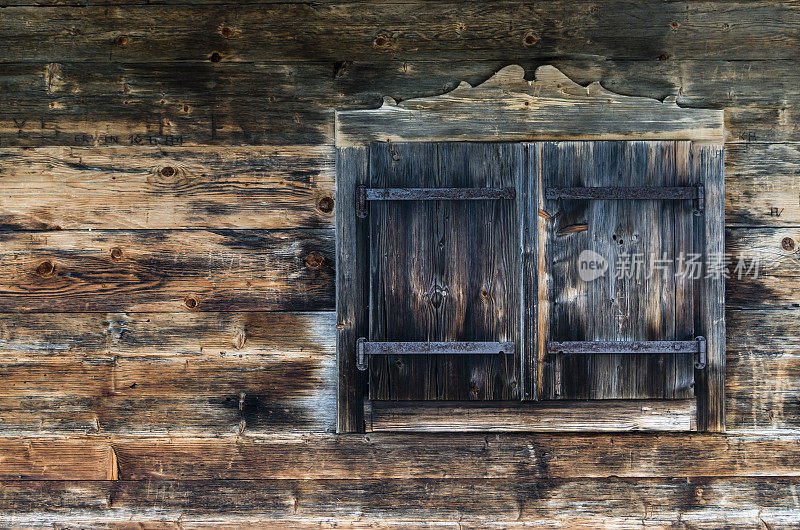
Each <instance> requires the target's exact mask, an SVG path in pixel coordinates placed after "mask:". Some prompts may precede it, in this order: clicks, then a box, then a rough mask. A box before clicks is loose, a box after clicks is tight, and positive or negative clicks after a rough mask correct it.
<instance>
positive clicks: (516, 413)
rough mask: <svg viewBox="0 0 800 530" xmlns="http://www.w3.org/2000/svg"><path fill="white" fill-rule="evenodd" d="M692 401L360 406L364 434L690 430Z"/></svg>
mask: <svg viewBox="0 0 800 530" xmlns="http://www.w3.org/2000/svg"><path fill="white" fill-rule="evenodd" d="M694 405H695V403H694V400H675V401H656V400H619V401H617V400H597V401H563V402H562V401H559V402H548V401H541V402H537V403H534V402H503V403H492V402H477V401H475V402H446V401H442V402H435V403H432V402H426V401H371V402H365V408H366V410H365V412H364V415H365V421H366V424H367V432H380V431H394V432H515V431H523V432H525V431H527V432H537V431H538V432H549V431H560V432H581V431H583V432H586V431H588V432H624V431H683V432H687V431H691V430H695V429H696V428H697V426H696V424H695V418H696V411H695V407H694Z"/></svg>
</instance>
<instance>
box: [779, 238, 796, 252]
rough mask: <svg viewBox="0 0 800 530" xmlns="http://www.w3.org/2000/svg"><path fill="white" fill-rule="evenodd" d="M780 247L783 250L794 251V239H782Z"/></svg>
mask: <svg viewBox="0 0 800 530" xmlns="http://www.w3.org/2000/svg"><path fill="white" fill-rule="evenodd" d="M781 246H782V247H783V250H789V251H792V250H794V239H792V238H791V237H784V238H783V240H781Z"/></svg>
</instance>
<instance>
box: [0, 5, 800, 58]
mask: <svg viewBox="0 0 800 530" xmlns="http://www.w3.org/2000/svg"><path fill="white" fill-rule="evenodd" d="M3 14H4V17H3V25H2V28H0V36H2V37H3V38H2V40H0V54H2V56H3V57H4V60H5V61H45V62H51V61H57V62H58V61H62V60H80V61H118V62H137V61H145V62H148V61H152V60H153V58H154V57H157V58H158V59H159V60H164V61H197V60H210V61H214V60H217V61H246V62H251V61H274V62H285V61H291V60H306V61H307V60H330V61H341V60H342V55H345V54H346V55H347V57H346V59H348V60H354V61H358V60H370V59H374V58H375V57H382V58H402V59H404V60H412V59H435V60H445V59H470V58H481V59H499V60H506V61H508V60H512V61H513V60H514V59H516V58H517V57H528V58H533V57H553V56H565V55H580V54H584V55H585V54H592V55H595V56H608V57H615V58H626V59H651V60H652V59H657V58H658V57H659V56H662V55H663V56H665V57H668V58H675V59H698V58H703V59H729V60H731V59H732V60H745V59H756V60H759V59H796V54H795V46H796V32H795V29H796V26H797V24H798V23H800V12H798V9H797V6H796V5H795V4H794V3H791V2H783V3H775V2H768V1H763V0H762V1H755V2H744V1H739V2H720V3H716V2H708V3H700V4H698V3H695V2H690V1H678V2H671V3H669V4H659V5H658V6H657V7H656V6H654V5H652V4H649V3H634V4H630V3H625V2H621V1H619V0H617V1H612V2H604V3H602V4H596V3H595V2H591V1H589V0H582V1H578V2H571V3H569V4H564V3H563V2H557V1H546V2H537V3H535V4H529V3H523V2H499V3H491V4H488V5H478V4H474V5H472V4H463V3H439V2H436V3H425V2H419V3H387V4H376V5H374V6H371V7H370V9H363V5H362V4H360V3H353V4H336V5H325V4H320V5H317V4H315V5H310V4H272V5H247V4H244V5H228V6H220V5H213V6H203V7H199V6H198V7H194V6H158V5H153V6H129V7H125V8H115V7H105V6H98V7H85V8H82V9H80V10H74V9H71V8H70V7H69V6H64V7H52V8H50V7H8V8H6V9H4V13H3ZM742 20H749V21H750V20H752V21H758V24H755V23H753V24H743V23H742ZM564 21H568V23H565V22H564ZM225 28H228V29H227V30H225ZM331 28H336V29H337V31H336V32H335V33H331V32H330V31H329V29H331ZM76 36H79V38H76ZM120 36H124V37H126V39H119V37H120ZM215 52H216V53H217V54H218V56H213V54H214V53H215ZM209 66H213V65H211V64H210V63H209Z"/></svg>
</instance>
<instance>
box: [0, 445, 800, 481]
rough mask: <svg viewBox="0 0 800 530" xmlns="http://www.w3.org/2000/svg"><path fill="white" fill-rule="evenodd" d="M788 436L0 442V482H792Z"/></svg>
mask: <svg viewBox="0 0 800 530" xmlns="http://www.w3.org/2000/svg"><path fill="white" fill-rule="evenodd" d="M798 440H799V439H798V436H797V435H779V436H769V435H755V434H754V435H744V436H743V435H736V436H707V435H696V434H692V435H663V434H659V435H654V434H632V433H628V434H623V435H608V434H577V433H575V434H573V435H570V436H569V437H565V436H563V435H562V434H536V435H522V434H501V435H492V436H486V435H485V434H463V433H462V434H455V433H446V434H445V433H443V434H430V433H426V434H398V433H372V434H369V435H367V436H363V435H333V434H311V433H306V434H297V435H286V434H280V435H262V436H259V437H255V438H254V437H249V436H244V437H240V436H230V437H224V438H219V437H216V438H210V437H204V438H183V437H169V438H165V437H135V436H134V437H129V436H89V437H84V436H75V437H71V438H67V439H58V438H50V439H48V438H18V439H9V438H0V450H2V454H3V455H4V459H3V460H2V461H0V479H2V480H34V479H35V480H107V479H110V478H113V479H115V480H116V479H119V480H147V479H156V480H157V479H173V480H203V479H207V478H209V477H215V478H218V479H225V480H256V479H258V480H265V479H290V480H311V479H338V480H349V479H353V478H354V477H358V478H359V479H360V480H375V479H387V480H388V479H419V478H428V479H445V478H449V479H454V478H458V479H470V478H472V479H480V478H505V477H509V476H514V477H515V479H517V480H535V479H540V478H588V477H592V478H605V477H609V476H617V477H629V478H634V477H675V476H685V477H703V476H730V477H734V476H748V477H766V476H800V470H799V469H798V468H797V459H798V456H799V455H798V453H799V452H800V449H798Z"/></svg>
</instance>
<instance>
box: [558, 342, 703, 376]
mask: <svg viewBox="0 0 800 530" xmlns="http://www.w3.org/2000/svg"><path fill="white" fill-rule="evenodd" d="M547 353H550V354H604V353H637V354H638V353H642V354H647V353H650V354H680V353H694V354H695V361H694V367H695V368H696V369H698V370H702V369H703V368H705V367H706V361H707V355H706V339H705V337H702V336H698V337H695V338H694V340H658V341H655V340H652V341H644V340H635V341H563V342H558V341H550V342H548V343H547Z"/></svg>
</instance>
